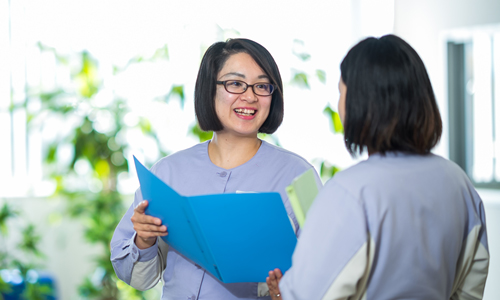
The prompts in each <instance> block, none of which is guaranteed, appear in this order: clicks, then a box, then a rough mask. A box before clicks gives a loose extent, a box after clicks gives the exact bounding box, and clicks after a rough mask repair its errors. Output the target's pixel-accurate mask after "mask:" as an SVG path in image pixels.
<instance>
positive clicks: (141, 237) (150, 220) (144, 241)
mask: <svg viewBox="0 0 500 300" xmlns="http://www.w3.org/2000/svg"><path fill="white" fill-rule="evenodd" d="M147 206H148V201H146V200H144V201H142V202H140V203H139V204H138V205H137V206H136V207H135V208H134V214H133V215H132V217H131V218H130V220H131V221H132V224H133V226H134V230H135V232H136V233H137V238H136V239H135V242H136V245H137V246H138V247H139V248H141V249H144V248H148V247H150V246H152V245H154V243H155V242H156V237H162V236H167V235H168V231H167V227H166V226H165V225H162V222H161V220H160V219H159V218H155V217H152V216H148V215H146V214H145V211H146V208H147Z"/></svg>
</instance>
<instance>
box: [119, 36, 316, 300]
mask: <svg viewBox="0 0 500 300" xmlns="http://www.w3.org/2000/svg"><path fill="white" fill-rule="evenodd" d="M195 110H196V117H197V119H198V123H199V125H200V127H201V129H203V130H206V131H208V130H212V131H214V135H213V138H212V140H211V141H207V142H204V143H200V144H198V145H195V146H193V147H191V148H189V149H186V150H182V151H179V152H177V153H174V154H172V155H169V156H167V157H165V158H163V159H161V160H160V161H158V162H157V163H156V164H155V165H154V166H153V167H152V168H151V171H152V172H153V173H154V174H155V175H156V176H158V177H159V178H160V179H162V180H163V181H164V182H166V183H167V184H168V185H170V186H171V187H172V188H173V189H174V190H176V191H177V192H178V193H180V194H182V195H185V196H194V195H204V194H220V193H235V192H237V191H244V192H252V191H256V192H271V191H275V192H279V193H280V194H281V197H282V199H283V202H284V205H285V207H286V210H287V212H288V215H289V217H290V218H291V219H292V220H293V223H294V225H295V226H296V228H297V226H298V224H297V221H296V219H295V216H294V215H293V212H292V209H291V206H290V203H289V202H288V198H287V196H286V192H285V187H286V186H287V185H289V184H290V183H291V181H292V180H293V178H295V177H296V176H298V175H300V174H301V173H303V172H305V171H306V170H308V169H310V168H313V167H312V166H311V165H310V164H309V163H308V162H307V161H306V160H304V159H303V158H301V157H300V156H298V155H296V154H294V153H292V152H289V151H286V150H284V149H282V148H279V147H276V146H273V145H271V144H268V143H266V142H265V141H262V140H260V139H259V138H258V137H257V133H258V132H263V133H273V132H275V131H276V129H278V127H279V126H280V124H281V122H282V120H283V84H282V81H281V76H280V73H279V70H278V66H277V65H276V63H275V61H274V59H273V57H272V56H271V54H270V53H269V52H268V51H267V50H266V49H265V48H264V47H263V46H261V45H260V44H258V43H256V42H254V41H251V40H247V39H231V40H228V41H227V42H217V43H215V44H213V45H212V46H211V47H210V48H209V49H208V50H207V51H206V53H205V55H204V56H203V59H202V62H201V66H200V70H199V73H198V78H197V80H196V86H195ZM316 177H317V181H318V184H321V183H320V181H319V177H318V176H317V174H316ZM147 205H148V203H147V201H145V200H144V201H143V199H142V195H141V192H140V190H139V189H138V190H137V192H136V194H135V199H134V202H133V204H132V205H131V206H130V208H129V209H128V211H127V213H126V214H125V216H124V217H123V219H122V220H121V221H120V223H119V224H118V227H117V228H116V230H115V233H114V235H113V239H112V241H111V261H112V263H113V267H114V269H115V271H116V274H117V276H118V277H119V278H120V279H121V280H123V281H125V282H126V283H127V284H129V285H131V286H132V287H134V288H136V289H139V290H146V289H150V288H152V287H154V286H155V285H156V284H157V283H158V281H159V280H160V279H162V281H163V292H162V299H179V300H180V299H182V300H185V299H191V300H195V299H199V300H204V299H213V300H219V299H229V300H230V299H256V298H259V299H269V296H268V295H269V292H268V289H267V285H266V284H265V283H257V282H253V283H252V282H250V283H231V284H224V283H222V282H220V281H218V280H217V279H216V278H215V277H213V276H212V275H210V273H207V272H205V270H203V269H202V268H201V267H199V266H197V265H196V264H195V263H193V262H192V261H190V260H188V259H186V258H185V257H183V256H182V255H180V254H179V253H178V252H176V250H175V249H172V248H171V247H168V245H166V244H165V243H164V242H163V240H162V239H159V238H158V237H161V236H165V235H167V228H166V227H165V226H164V225H162V224H161V220H160V219H157V218H153V217H151V216H147V215H145V214H144V211H145V209H146V207H147ZM256 221H257V220H256ZM272 246H273V245H272V244H269V247H272ZM260 297H263V298H260Z"/></svg>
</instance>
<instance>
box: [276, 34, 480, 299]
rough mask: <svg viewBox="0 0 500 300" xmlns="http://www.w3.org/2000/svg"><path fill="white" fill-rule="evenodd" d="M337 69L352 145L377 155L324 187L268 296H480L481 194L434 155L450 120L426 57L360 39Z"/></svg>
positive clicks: (392, 39)
mask: <svg viewBox="0 0 500 300" xmlns="http://www.w3.org/2000/svg"><path fill="white" fill-rule="evenodd" d="M340 68H341V78H340V82H339V89H340V100H339V113H340V117H341V120H342V122H343V124H344V129H345V144H346V147H347V150H348V151H349V152H350V153H351V154H352V155H354V154H355V153H357V152H360V153H362V152H363V151H368V155H369V158H368V159H367V160H366V161H363V162H361V163H358V164H357V165H355V166H353V167H351V168H348V169H346V170H344V171H341V172H339V173H337V174H336V175H335V177H334V178H333V179H331V180H330V181H329V182H328V183H326V184H325V186H324V187H323V189H322V190H321V191H320V193H319V194H318V197H317V198H316V199H315V202H314V203H313V205H312V207H311V209H310V210H309V212H308V215H307V220H306V223H305V225H304V228H303V230H302V233H301V236H300V238H299V241H298V244H297V247H296V249H295V252H294V254H293V263H292V267H291V269H289V270H288V271H287V272H286V274H285V275H284V277H283V278H282V280H281V282H280V279H281V272H280V271H279V270H278V269H276V270H274V271H271V272H270V276H269V277H268V280H267V281H268V285H269V288H270V292H271V295H273V296H276V295H279V296H277V297H273V298H275V299H281V298H283V299H285V300H291V299H307V300H314V299H427V300H433V299H440V300H442V299H482V295H483V291H484V285H485V281H486V277H487V273H488V264H489V253H488V242H487V238H486V223H485V215H484V207H483V203H482V201H481V199H480V197H479V196H478V194H477V192H476V190H475V189H474V187H473V185H472V184H471V182H470V181H469V179H468V178H467V176H466V174H465V173H464V172H463V171H462V170H461V169H460V168H459V167H458V166H457V165H456V164H455V163H453V162H450V161H448V160H446V159H444V158H442V157H440V156H437V155H434V154H432V153H431V149H432V148H433V147H434V146H435V145H436V144H437V143H438V141H439V139H440V137H441V130H442V123H441V117H440V114H439V111H438V107H437V104H436V100H435V97H434V92H433V90H432V86H431V83H430V80H429V77H428V75H427V71H426V69H425V66H424V64H423V62H422V60H421V59H420V57H419V56H418V54H417V53H416V52H415V50H414V49H413V48H412V47H411V46H410V45H408V44H407V43H406V42H405V41H403V40H402V39H400V38H399V37H396V36H394V35H387V36H383V37H381V38H378V39H377V38H368V39H365V40H363V41H361V42H360V43H359V44H357V45H356V46H354V47H353V48H352V49H351V50H350V51H349V52H348V54H347V56H346V57H345V58H344V60H343V61H342V64H341V67H340ZM278 282H279V289H278ZM280 290H281V292H280Z"/></svg>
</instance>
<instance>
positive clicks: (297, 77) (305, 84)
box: [292, 72, 311, 89]
mask: <svg viewBox="0 0 500 300" xmlns="http://www.w3.org/2000/svg"><path fill="white" fill-rule="evenodd" d="M292 84H293V85H296V86H298V87H301V88H307V89H310V88H311V87H310V86H309V81H308V79H307V74H306V73H304V72H296V73H295V74H294V75H293V79H292Z"/></svg>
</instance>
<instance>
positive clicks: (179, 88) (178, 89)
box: [165, 85, 184, 108]
mask: <svg viewBox="0 0 500 300" xmlns="http://www.w3.org/2000/svg"><path fill="white" fill-rule="evenodd" d="M172 97H178V98H179V101H180V102H181V107H182V108H184V86H183V85H173V86H172V89H171V90H170V93H168V95H167V97H166V98H165V99H166V102H168V101H170V99H171V98H172Z"/></svg>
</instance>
